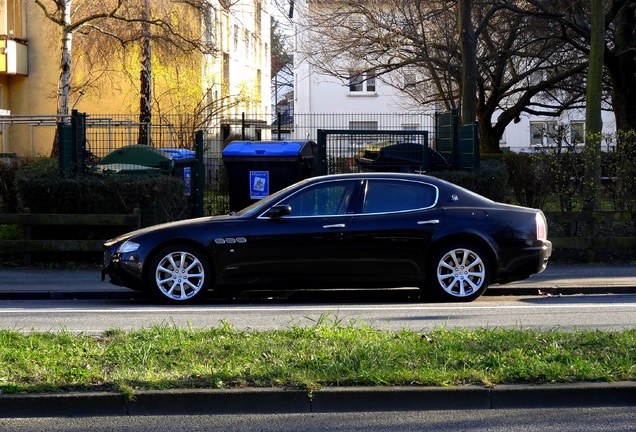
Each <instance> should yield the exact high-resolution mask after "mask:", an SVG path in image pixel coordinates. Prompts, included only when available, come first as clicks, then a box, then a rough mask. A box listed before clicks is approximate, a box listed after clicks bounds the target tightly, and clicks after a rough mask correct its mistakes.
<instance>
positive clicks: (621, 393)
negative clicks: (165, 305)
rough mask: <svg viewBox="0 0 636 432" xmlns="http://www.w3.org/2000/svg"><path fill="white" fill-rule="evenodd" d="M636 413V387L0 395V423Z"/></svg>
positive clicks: (634, 384) (628, 384)
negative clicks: (532, 411) (525, 411)
mask: <svg viewBox="0 0 636 432" xmlns="http://www.w3.org/2000/svg"><path fill="white" fill-rule="evenodd" d="M604 406H636V382H631V381H630V382H619V383H581V384H545V385H502V386H498V387H495V388H492V389H489V388H485V387H475V386H467V387H443V388H440V387H339V388H327V389H322V390H316V391H308V390H296V389H279V388H248V389H229V390H217V389H185V390H179V389H175V390H164V391H139V392H135V396H134V398H133V400H130V401H129V400H126V398H125V397H124V395H123V394H121V393H114V392H73V393H54V394H15V395H0V418H18V417H89V416H147V415H212V414H292V413H293V414H302V413H329V412H369V411H414V410H418V411H426V410H466V409H471V410H475V409H512V408H517V409H519V408H566V407H567V408H573V407H604Z"/></svg>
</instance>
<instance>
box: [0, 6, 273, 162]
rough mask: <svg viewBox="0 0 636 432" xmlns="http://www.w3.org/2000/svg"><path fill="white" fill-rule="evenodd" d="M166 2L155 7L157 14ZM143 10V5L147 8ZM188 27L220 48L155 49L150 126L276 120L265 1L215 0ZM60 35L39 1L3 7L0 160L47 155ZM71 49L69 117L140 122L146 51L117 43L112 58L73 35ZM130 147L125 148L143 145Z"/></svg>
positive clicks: (182, 16)
mask: <svg viewBox="0 0 636 432" xmlns="http://www.w3.org/2000/svg"><path fill="white" fill-rule="evenodd" d="M159 2H162V3H163V4H164V6H165V4H169V3H170V2H169V0H165V1H164V0H159ZM159 2H157V3H156V2H155V0H150V1H149V5H150V8H151V14H152V9H153V8H155V7H157V5H158V4H159ZM48 3H49V4H51V5H52V4H53V2H52V1H49V2H48ZM82 3H86V10H91V8H90V5H89V3H90V1H89V0H74V1H73V6H74V7H76V8H77V7H79V8H80V9H81V7H82ZM139 3H140V7H141V6H142V4H143V1H139ZM43 4H47V2H46V1H44V2H43ZM51 7H53V6H51ZM169 7H173V6H171V5H169ZM175 7H176V6H175ZM191 14H192V11H190V15H191ZM170 16H171V17H172V18H173V20H174V21H176V20H177V19H182V20H185V19H186V14H185V13H184V12H181V13H179V12H177V13H172V14H171V15H170ZM174 17H177V18H174ZM188 23H189V25H192V26H199V27H198V29H196V28H195V30H196V31H195V32H192V33H191V34H197V35H199V37H200V42H201V43H204V44H207V45H208V46H210V47H213V48H214V50H213V52H212V53H206V54H202V53H201V52H200V51H196V50H195V51H192V52H190V53H185V50H184V51H183V52H175V51H172V52H170V50H162V49H156V48H155V47H154V46H153V44H154V42H152V43H151V47H152V111H153V120H152V122H153V124H154V123H155V122H161V123H166V122H168V123H169V122H171V121H173V120H172V119H173V117H174V118H183V117H184V116H186V117H187V116H197V117H198V118H199V119H200V121H198V122H195V123H197V125H198V126H201V127H205V126H206V125H211V124H212V123H213V119H219V118H225V119H229V118H235V117H237V116H238V117H240V114H241V113H242V112H248V113H250V114H251V115H254V114H256V115H262V116H263V118H264V119H267V118H269V117H268V116H269V114H270V15H269V12H268V3H267V1H262V0H239V1H233V2H227V1H224V0H221V1H219V0H210V1H209V2H208V3H207V7H206V9H205V10H204V11H201V13H200V14H199V15H198V16H190V20H189V21H188ZM181 24H182V23H181ZM61 37H62V36H61V31H60V27H59V26H58V25H57V24H55V23H54V22H52V21H51V20H50V19H48V18H47V17H46V16H45V14H44V12H43V10H42V8H41V7H40V6H38V5H37V4H36V3H35V2H34V1H32V0H0V153H15V154H17V155H19V156H24V157H38V156H48V155H49V154H50V152H51V148H52V143H53V140H54V135H55V124H56V123H57V121H59V120H60V117H58V116H56V113H57V88H58V83H59V77H60V64H61V53H62V43H61ZM83 38H84V39H83ZM98 45H99V44H98ZM72 47H73V48H72V61H71V76H72V81H71V89H70V92H69V110H70V109H71V108H75V109H76V110H78V111H79V112H84V113H87V115H88V117H89V119H90V118H92V117H99V118H107V117H109V116H112V117H114V118H119V119H121V118H126V119H127V120H128V121H135V118H138V116H139V109H140V108H139V107H140V80H139V73H140V68H141V63H140V58H141V54H140V53H141V47H140V45H139V44H137V45H135V44H129V45H127V47H126V48H125V49H124V48H121V47H119V48H118V47H117V45H116V44H113V48H112V52H109V51H108V50H107V49H105V48H104V47H103V46H95V44H91V40H90V39H88V37H87V36H85V35H84V34H81V33H75V34H74V35H73V45H72ZM132 141H133V138H131V142H129V143H125V142H123V143H119V145H122V144H123V145H125V144H135V143H136V142H132Z"/></svg>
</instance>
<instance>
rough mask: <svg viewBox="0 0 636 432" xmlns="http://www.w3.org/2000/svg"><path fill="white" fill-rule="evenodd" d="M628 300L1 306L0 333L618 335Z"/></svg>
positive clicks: (628, 320)
mask: <svg viewBox="0 0 636 432" xmlns="http://www.w3.org/2000/svg"><path fill="white" fill-rule="evenodd" d="M634 317H636V295H634V294H622V295H577V296H543V295H536V296H532V297H527V296H497V297H482V298H480V299H478V300H476V301H474V302H472V303H460V304H449V303H439V304H435V303H432V304H422V303H413V302H404V301H400V300H396V301H392V300H391V299H387V298H384V301H382V302H376V303H368V302H366V301H361V300H358V301H348V302H342V301H340V300H333V301H331V302H328V303H325V302H324V301H323V300H320V301H313V300H305V301H304V302H302V303H292V302H287V301H286V302H281V301H277V300H259V301H258V302H251V301H244V302H241V303H232V304H230V303H219V302H210V303H207V304H202V305H196V306H183V305H177V306H163V305H157V304H153V303H151V302H149V301H147V300H32V301H30V300H15V301H14V300H5V301H3V302H1V303H0V328H2V329H10V330H15V331H22V332H30V331H62V330H64V331H69V332H71V333H86V334H100V333H103V332H104V331H106V330H108V329H113V328H117V329H123V330H137V329H140V328H144V327H145V328H148V327H151V326H155V325H159V326H177V327H181V328H187V327H193V328H209V327H216V326H219V325H220V324H221V323H222V322H225V323H228V324H230V325H232V326H234V327H235V328H238V329H247V328H249V329H255V330H274V329H283V328H288V327H289V326H291V325H299V326H303V327H306V326H312V325H314V324H315V323H317V322H320V321H325V320H327V321H329V320H331V321H333V322H336V321H337V322H341V323H342V324H347V323H360V322H364V323H367V324H369V325H371V326H372V327H374V328H380V329H385V330H401V329H410V330H414V331H420V330H425V329H432V328H434V327H439V326H443V327H446V328H457V327H459V328H480V327H495V328H505V329H525V328H533V329H543V330H549V329H560V330H574V329H586V330H624V329H628V328H635V327H636V320H635V319H634Z"/></svg>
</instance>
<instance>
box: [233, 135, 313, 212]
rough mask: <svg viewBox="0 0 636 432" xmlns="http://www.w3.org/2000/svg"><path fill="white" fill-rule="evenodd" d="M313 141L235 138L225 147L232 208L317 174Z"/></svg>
mask: <svg viewBox="0 0 636 432" xmlns="http://www.w3.org/2000/svg"><path fill="white" fill-rule="evenodd" d="M315 157H316V143H315V142H313V141H232V142H231V143H229V144H228V145H227V147H225V149H224V150H223V164H224V166H225V168H226V169H227V172H228V186H229V194H230V210H234V211H236V210H240V209H242V208H245V207H247V206H249V205H250V204H252V203H254V202H256V201H258V200H259V199H262V198H265V197H266V196H269V195H270V194H272V193H274V192H277V191H279V190H281V189H283V188H285V187H287V186H289V185H292V184H294V183H296V182H298V181H300V180H304V179H306V178H309V177H312V176H314V175H316V169H315V163H314V161H315Z"/></svg>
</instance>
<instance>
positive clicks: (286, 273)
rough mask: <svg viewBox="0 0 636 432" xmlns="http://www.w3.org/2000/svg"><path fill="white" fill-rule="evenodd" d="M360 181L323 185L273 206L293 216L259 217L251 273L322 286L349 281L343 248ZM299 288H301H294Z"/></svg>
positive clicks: (252, 239)
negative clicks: (330, 282) (320, 284)
mask: <svg viewBox="0 0 636 432" xmlns="http://www.w3.org/2000/svg"><path fill="white" fill-rule="evenodd" d="M360 184H361V181H360V180H341V181H324V182H321V183H318V184H313V185H309V186H307V187H305V188H304V189H301V190H300V191H298V192H296V193H294V194H293V195H291V196H289V197H287V198H285V199H283V200H282V201H279V202H277V203H276V204H275V205H277V206H279V207H278V208H280V206H289V207H290V208H291V212H290V213H289V214H288V215H285V216H281V217H270V216H268V215H267V211H266V212H264V213H263V214H262V215H261V216H259V217H258V218H257V219H256V220H255V221H254V224H253V226H252V230H251V233H250V262H251V272H252V275H253V276H254V277H255V278H258V279H260V280H263V281H274V280H284V281H287V282H291V283H293V282H295V281H303V283H305V284H310V283H313V282H316V283H323V282H324V281H327V280H345V279H346V278H348V277H349V276H350V267H349V257H348V254H347V248H346V247H345V246H344V244H345V241H346V233H347V232H348V230H349V224H350V222H351V218H352V217H353V215H352V213H353V204H354V201H355V197H356V196H357V195H356V194H358V193H359V191H360ZM296 288H298V287H296Z"/></svg>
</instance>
